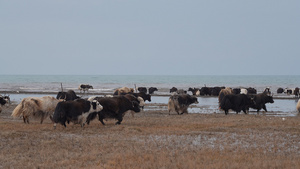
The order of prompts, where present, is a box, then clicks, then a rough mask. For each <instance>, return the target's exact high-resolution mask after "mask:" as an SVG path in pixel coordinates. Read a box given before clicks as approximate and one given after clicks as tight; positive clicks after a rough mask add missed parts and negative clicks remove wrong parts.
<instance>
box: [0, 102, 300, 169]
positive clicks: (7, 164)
mask: <svg viewBox="0 0 300 169" xmlns="http://www.w3.org/2000/svg"><path fill="white" fill-rule="evenodd" d="M15 106H16V105H11V106H10V107H8V108H3V112H2V113H0V129H1V132H0V139H1V140H0V150H1V151H0V168H121V169H122V168H124V169H129V168H130V169H134V168H160V169H161V168H164V169H174V168H192V169H194V168H300V117H299V116H296V117H285V118H284V119H283V118H282V117H269V116H265V115H263V114H260V115H245V114H234V113H231V114H229V115H227V116H225V115H224V114H223V113H213V112H211V113H210V114H185V115H175V114H174V115H168V113H167V112H166V111H165V109H162V110H149V111H145V112H142V113H138V114H136V115H135V117H134V118H133V117H131V115H130V114H127V115H126V116H125V118H124V120H123V122H122V124H121V125H114V123H115V121H114V120H108V121H107V122H106V124H107V125H106V126H103V125H101V124H100V122H99V121H98V120H95V121H92V123H91V124H90V125H88V126H85V127H84V128H83V129H82V128H81V127H80V125H73V124H69V125H67V128H64V127H63V126H61V125H59V126H57V128H56V130H54V129H53V126H52V124H51V122H50V120H49V119H47V120H46V121H45V122H44V124H39V121H38V120H36V121H35V120H31V124H24V123H23V121H22V119H13V118H11V117H10V114H11V112H12V110H13V109H14V107H15ZM160 106H165V105H160Z"/></svg>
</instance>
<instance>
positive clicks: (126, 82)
mask: <svg viewBox="0 0 300 169" xmlns="http://www.w3.org/2000/svg"><path fill="white" fill-rule="evenodd" d="M61 83H62V84H63V87H64V89H74V90H77V88H78V86H79V85H80V84H90V85H92V86H93V87H94V90H92V91H91V92H93V91H98V92H99V91H108V92H111V91H113V90H114V89H116V88H119V87H123V86H127V87H132V88H133V87H134V85H136V86H137V87H142V86H145V87H157V88H158V89H161V90H159V92H167V91H168V89H170V88H172V87H173V86H174V87H177V88H180V89H185V90H187V89H188V88H189V87H203V86H205V85H206V86H208V87H214V86H225V87H254V88H256V89H257V90H258V91H263V90H264V88H266V87H271V90H272V91H273V92H276V90H277V88H278V87H282V88H286V87H289V88H295V87H300V75H293V76H283V75H280V76H204V75H199V76H196V75H191V76H172V75H170V76H154V75H125V76H122V75H0V90H1V91H51V92H53V91H60V90H61Z"/></svg>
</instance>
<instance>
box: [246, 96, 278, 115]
mask: <svg viewBox="0 0 300 169" xmlns="http://www.w3.org/2000/svg"><path fill="white" fill-rule="evenodd" d="M251 97H252V100H253V102H252V104H251V105H250V107H251V108H253V109H257V113H258V112H259V111H260V109H264V110H265V111H266V112H267V108H266V103H274V100H273V97H272V96H269V95H268V94H266V93H260V94H256V95H252V96H251Z"/></svg>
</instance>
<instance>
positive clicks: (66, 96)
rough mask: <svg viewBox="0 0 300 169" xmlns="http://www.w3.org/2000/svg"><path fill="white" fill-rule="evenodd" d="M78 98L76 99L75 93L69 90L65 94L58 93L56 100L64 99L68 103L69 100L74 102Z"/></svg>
mask: <svg viewBox="0 0 300 169" xmlns="http://www.w3.org/2000/svg"><path fill="white" fill-rule="evenodd" d="M79 98H80V97H78V96H77V95H76V93H75V92H74V90H69V91H67V92H58V93H57V96H56V99H64V100H65V101H69V100H75V99H79Z"/></svg>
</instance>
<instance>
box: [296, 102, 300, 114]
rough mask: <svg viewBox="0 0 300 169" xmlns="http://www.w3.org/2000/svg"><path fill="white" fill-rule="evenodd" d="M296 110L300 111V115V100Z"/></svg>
mask: <svg viewBox="0 0 300 169" xmlns="http://www.w3.org/2000/svg"><path fill="white" fill-rule="evenodd" d="M296 109H297V110H298V112H299V113H300V99H299V100H298V103H297V106H296Z"/></svg>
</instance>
